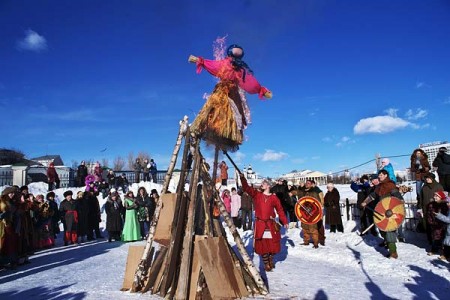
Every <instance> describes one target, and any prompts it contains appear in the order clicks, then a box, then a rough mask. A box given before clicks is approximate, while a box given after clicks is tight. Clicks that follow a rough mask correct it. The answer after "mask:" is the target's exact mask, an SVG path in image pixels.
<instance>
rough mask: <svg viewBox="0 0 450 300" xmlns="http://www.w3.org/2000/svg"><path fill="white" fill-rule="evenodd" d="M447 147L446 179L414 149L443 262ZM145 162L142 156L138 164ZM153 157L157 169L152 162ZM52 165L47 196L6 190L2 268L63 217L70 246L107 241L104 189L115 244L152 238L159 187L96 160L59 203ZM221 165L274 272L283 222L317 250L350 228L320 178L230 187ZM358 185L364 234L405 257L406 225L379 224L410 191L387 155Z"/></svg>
mask: <svg viewBox="0 0 450 300" xmlns="http://www.w3.org/2000/svg"><path fill="white" fill-rule="evenodd" d="M446 151H447V149H440V152H439V154H438V156H437V157H436V159H435V160H434V161H433V163H432V166H433V167H434V168H435V169H434V170H435V171H437V173H438V174H439V180H436V178H435V176H434V174H433V173H432V171H433V169H432V167H431V165H430V163H429V162H428V157H427V155H426V153H425V152H423V150H421V149H415V150H414V151H413V153H412V155H411V170H412V172H413V175H414V178H413V179H414V180H415V181H416V193H417V207H418V211H417V212H418V216H419V217H420V222H419V226H418V227H417V230H418V231H419V230H423V232H424V233H426V236H427V239H428V242H429V245H430V248H429V251H428V255H437V256H438V257H439V258H440V259H441V260H446V261H449V260H450V231H449V230H448V227H449V226H450V219H449V218H450V216H449V207H450V204H449V198H448V192H449V188H450V185H449V182H448V181H449V169H450V155H449V154H447V153H446ZM138 162H139V161H138V160H137V161H136V164H137V163H138ZM145 162H146V161H144V163H145ZM147 162H148V163H149V164H150V166H151V163H152V160H150V161H147ZM52 168H53V169H54V166H52V165H50V166H49V172H48V174H50V175H49V188H48V190H49V191H48V193H47V194H46V195H45V196H44V195H36V196H35V195H33V194H31V193H29V192H28V188H27V186H22V187H20V188H19V187H17V186H13V187H7V188H5V189H4V190H3V192H2V194H1V198H0V221H1V222H0V237H1V239H0V266H2V267H8V268H15V267H16V266H17V265H19V264H26V263H28V262H29V259H28V257H29V255H31V254H33V253H34V252H35V251H38V250H40V249H44V248H48V247H53V246H54V245H55V239H56V238H57V236H58V234H60V227H59V222H61V223H62V225H63V241H64V244H65V245H70V244H79V243H84V242H86V241H92V240H94V239H103V236H102V234H101V231H100V228H99V223H100V222H101V208H100V205H99V200H98V196H99V194H100V193H102V195H103V198H104V199H106V202H105V205H104V210H105V212H106V216H107V217H106V231H107V233H108V241H109V242H112V241H113V240H114V241H124V242H128V241H137V240H142V239H145V238H146V235H147V232H148V230H149V228H150V224H151V221H152V218H153V215H154V212H155V209H156V203H157V201H158V197H159V195H158V192H157V190H155V189H152V190H151V191H150V193H148V192H147V190H146V189H145V187H140V188H139V189H138V191H137V194H136V195H134V193H133V191H131V190H129V189H128V185H129V183H128V181H127V179H126V176H125V174H121V175H120V176H119V177H116V176H115V174H114V172H112V171H110V172H108V175H107V176H106V178H105V180H104V179H103V176H102V175H103V170H102V168H101V166H100V164H99V163H97V164H96V165H95V167H94V171H93V173H92V174H88V173H85V171H87V168H86V166H85V163H84V162H82V163H81V164H80V166H79V169H78V171H79V172H78V180H79V182H84V187H85V188H84V191H79V192H77V194H76V195H73V192H72V191H71V190H67V191H65V192H64V195H63V196H64V200H63V201H62V202H61V203H60V205H59V206H58V204H57V202H56V201H55V193H54V192H53V191H52V190H53V189H54V188H56V187H57V185H58V181H59V180H58V179H57V176H54V174H53V175H52ZM85 168H86V169H85ZM155 168H156V167H155ZM219 169H220V171H221V174H220V179H219V185H220V186H223V187H224V189H223V191H222V193H221V198H222V201H223V203H224V206H225V208H226V210H227V212H228V213H229V215H230V216H231V218H232V219H233V222H234V224H235V226H237V227H239V228H243V230H244V231H247V230H253V231H254V241H255V252H256V253H257V254H260V255H261V257H262V261H263V262H264V266H265V269H266V270H267V271H270V270H272V269H273V268H274V267H275V264H274V255H275V254H276V253H278V252H279V251H280V226H284V227H286V228H294V227H300V228H301V229H302V237H303V243H302V245H304V246H308V245H310V244H312V247H313V248H315V249H317V248H318V247H319V245H320V246H325V240H326V236H325V227H327V228H329V232H330V234H332V233H335V232H343V231H344V226H343V222H342V217H341V210H340V194H339V191H338V190H337V188H336V187H335V186H334V184H333V183H328V184H327V186H326V191H325V192H324V191H322V190H321V189H320V188H319V187H318V186H317V185H316V183H315V181H314V180H306V181H305V182H304V183H299V184H298V185H294V184H293V183H292V182H290V181H286V180H283V179H279V180H277V181H276V182H275V184H274V185H271V184H270V182H269V181H263V182H262V184H261V186H260V187H259V189H255V188H254V187H253V186H252V185H249V184H248V182H247V180H246V178H245V177H244V176H242V174H240V175H241V176H240V180H241V183H242V186H241V187H237V188H235V187H232V188H231V189H230V190H229V189H228V188H227V183H228V182H227V181H228V174H227V170H228V167H227V166H226V163H225V162H222V163H221V164H220V165H219ZM135 170H136V171H138V170H139V171H140V170H143V171H144V177H143V178H146V180H149V179H150V177H149V176H150V175H151V172H152V169H151V168H150V167H149V168H148V169H147V170H146V169H141V168H138V167H136V169H135ZM147 171H148V173H149V174H147V173H146V172H147ZM56 174H57V173H56ZM50 177H51V178H50ZM137 178H139V177H137ZM50 179H52V180H51V181H50ZM105 182H106V184H105ZM351 189H352V190H353V191H355V192H356V193H357V207H358V208H359V210H360V233H361V235H366V234H372V235H373V236H376V237H379V238H381V239H382V240H381V242H380V244H379V246H380V247H385V248H386V249H387V250H388V253H387V255H386V256H387V257H389V258H393V259H395V258H398V252H397V246H396V243H397V242H398V241H399V242H406V240H405V236H404V232H403V226H402V225H400V226H399V227H398V228H396V229H395V230H391V231H386V232H384V231H382V230H380V229H379V228H377V227H376V226H373V223H374V210H375V207H376V204H377V203H379V202H380V201H381V200H383V199H384V198H385V197H388V196H391V197H395V198H397V199H399V200H403V198H402V195H403V194H404V193H405V192H407V191H405V190H402V187H401V186H399V185H397V184H396V177H395V173H394V170H393V167H392V164H391V163H390V162H389V160H388V159H387V158H385V159H383V160H382V161H381V165H380V169H379V170H378V171H377V172H376V173H374V174H371V175H363V176H361V178H357V179H355V180H354V181H353V182H352V183H351ZM119 190H122V194H119ZM121 195H122V196H123V199H122V197H121ZM305 196H307V197H311V198H314V199H315V200H316V201H317V202H318V203H320V207H321V209H322V210H323V212H324V213H323V216H324V218H321V219H319V220H318V222H315V223H313V224H307V223H306V222H299V221H300V220H299V219H297V215H296V213H295V205H296V203H297V202H298V200H299V199H301V198H303V197H305ZM277 216H278V220H277V218H276V217H277ZM216 217H218V216H216Z"/></svg>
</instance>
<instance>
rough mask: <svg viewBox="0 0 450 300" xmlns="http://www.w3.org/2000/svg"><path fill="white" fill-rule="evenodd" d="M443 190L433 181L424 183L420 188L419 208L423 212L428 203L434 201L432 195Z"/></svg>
mask: <svg viewBox="0 0 450 300" xmlns="http://www.w3.org/2000/svg"><path fill="white" fill-rule="evenodd" d="M443 190H444V188H443V187H442V185H441V184H440V183H438V182H437V181H436V180H434V179H433V181H432V182H431V183H427V182H425V184H424V185H423V186H422V191H421V197H420V199H419V203H418V205H419V207H420V208H421V209H422V210H423V211H424V212H425V211H426V209H427V206H428V203H430V202H431V201H434V193H436V192H438V191H443Z"/></svg>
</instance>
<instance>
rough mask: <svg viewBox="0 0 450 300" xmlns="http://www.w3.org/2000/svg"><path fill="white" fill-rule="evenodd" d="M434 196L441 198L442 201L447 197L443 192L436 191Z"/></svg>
mask: <svg viewBox="0 0 450 300" xmlns="http://www.w3.org/2000/svg"><path fill="white" fill-rule="evenodd" d="M434 194H435V195H436V196H438V197H439V198H441V199H442V200H445V199H446V198H447V196H445V194H444V192H443V191H438V192H436V193H434Z"/></svg>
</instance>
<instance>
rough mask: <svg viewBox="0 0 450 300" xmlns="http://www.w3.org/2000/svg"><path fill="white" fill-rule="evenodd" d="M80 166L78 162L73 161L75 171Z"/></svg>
mask: <svg viewBox="0 0 450 300" xmlns="http://www.w3.org/2000/svg"><path fill="white" fill-rule="evenodd" d="M78 165H79V164H78V161H76V160H74V159H72V169H74V170H76V169H78Z"/></svg>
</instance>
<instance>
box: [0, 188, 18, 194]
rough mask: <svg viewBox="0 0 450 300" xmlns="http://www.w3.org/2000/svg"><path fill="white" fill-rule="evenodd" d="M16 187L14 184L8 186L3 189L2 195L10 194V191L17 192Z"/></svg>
mask: <svg viewBox="0 0 450 300" xmlns="http://www.w3.org/2000/svg"><path fill="white" fill-rule="evenodd" d="M16 190H17V189H16V188H14V187H12V186H8V187H7V188H5V189H4V190H3V191H2V196H5V195H8V194H9V193H15V192H16Z"/></svg>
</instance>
